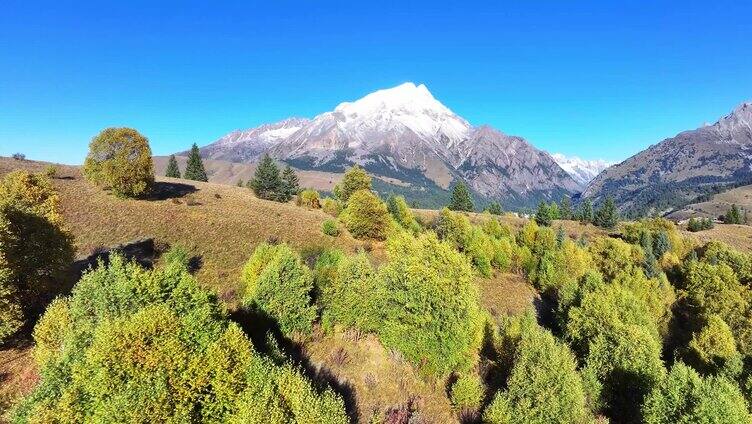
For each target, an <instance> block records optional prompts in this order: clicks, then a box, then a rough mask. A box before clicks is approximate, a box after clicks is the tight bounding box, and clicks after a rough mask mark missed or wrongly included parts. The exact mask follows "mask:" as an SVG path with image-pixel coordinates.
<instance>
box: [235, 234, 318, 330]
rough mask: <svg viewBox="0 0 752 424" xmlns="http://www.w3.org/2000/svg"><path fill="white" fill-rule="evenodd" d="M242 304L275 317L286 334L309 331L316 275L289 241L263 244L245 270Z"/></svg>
mask: <svg viewBox="0 0 752 424" xmlns="http://www.w3.org/2000/svg"><path fill="white" fill-rule="evenodd" d="M241 278H242V282H243V284H244V286H245V287H244V289H245V293H244V295H243V304H244V305H245V306H246V307H249V308H251V309H255V310H258V311H260V312H262V313H264V314H267V315H269V316H270V317H271V318H273V319H275V320H276V321H277V323H278V324H279V327H280V329H281V330H282V331H283V332H284V333H291V332H294V331H299V332H302V333H307V332H309V331H310V330H311V324H312V323H313V320H314V319H315V318H316V309H315V308H314V307H313V305H312V304H311V291H312V289H313V277H312V276H311V272H310V270H309V269H308V268H307V267H306V266H305V265H304V264H303V262H302V260H301V259H300V256H299V255H298V254H297V253H295V252H294V251H293V250H292V249H290V247H289V246H287V245H286V244H280V245H275V246H273V245H269V244H262V245H260V246H258V247H257V248H256V250H255V251H254V252H253V255H252V256H251V258H250V259H249V260H248V262H247V263H246V265H245V267H244V268H243V272H242V277H241Z"/></svg>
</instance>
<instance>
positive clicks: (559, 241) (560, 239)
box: [556, 225, 567, 247]
mask: <svg viewBox="0 0 752 424" xmlns="http://www.w3.org/2000/svg"><path fill="white" fill-rule="evenodd" d="M566 240H567V233H565V232H564V227H562V226H561V225H559V229H558V230H557V231H556V245H557V246H559V247H561V246H563V245H564V242H565V241H566Z"/></svg>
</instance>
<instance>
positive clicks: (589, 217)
mask: <svg viewBox="0 0 752 424" xmlns="http://www.w3.org/2000/svg"><path fill="white" fill-rule="evenodd" d="M579 215H580V216H579V218H580V221H581V222H583V223H585V224H587V223H589V222H593V204H592V203H591V202H590V199H585V201H584V202H582V205H581V206H580V214H579Z"/></svg>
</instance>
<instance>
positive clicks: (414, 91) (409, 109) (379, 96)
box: [334, 82, 470, 142]
mask: <svg viewBox="0 0 752 424" xmlns="http://www.w3.org/2000/svg"><path fill="white" fill-rule="evenodd" d="M334 114H335V115H336V116H337V118H338V119H339V120H341V122H340V127H341V128H342V129H343V130H345V131H352V130H357V129H361V130H362V129H378V130H385V129H398V130H399V129H400V128H399V127H400V126H404V127H406V128H408V129H410V130H411V131H412V132H414V133H415V134H417V135H418V136H420V137H424V138H437V137H440V136H441V135H442V134H443V135H445V136H446V137H447V138H448V139H449V141H450V142H456V141H458V140H461V139H462V138H465V137H466V136H467V133H468V131H469V129H470V124H469V123H468V122H467V121H465V120H464V119H462V118H460V117H459V116H457V115H456V114H455V113H454V112H452V111H451V110H449V108H447V107H446V106H444V105H443V104H441V102H439V101H438V100H436V99H435V98H434V97H433V95H432V94H431V92H430V91H428V88H426V86H425V85H423V84H420V85H417V86H416V85H415V84H414V83H412V82H406V83H404V84H400V85H398V86H396V87H393V88H388V89H384V90H378V91H374V92H373V93H371V94H368V95H366V96H365V97H362V98H361V99H359V100H356V101H354V102H344V103H340V104H339V106H337V107H336V108H335V109H334Z"/></svg>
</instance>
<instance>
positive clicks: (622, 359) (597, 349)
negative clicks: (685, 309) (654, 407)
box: [582, 325, 665, 422]
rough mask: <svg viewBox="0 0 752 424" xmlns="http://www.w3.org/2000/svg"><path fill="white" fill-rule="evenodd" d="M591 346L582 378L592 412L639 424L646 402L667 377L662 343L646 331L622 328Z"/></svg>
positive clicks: (628, 327)
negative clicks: (644, 402) (641, 410)
mask: <svg viewBox="0 0 752 424" xmlns="http://www.w3.org/2000/svg"><path fill="white" fill-rule="evenodd" d="M589 345H590V348H589V352H588V354H587V357H586V358H585V367H584V368H583V370H582V374H583V379H584V380H585V385H586V389H587V392H588V398H590V399H592V400H593V403H594V405H593V409H595V410H596V411H600V412H603V413H605V414H606V415H608V416H611V417H620V418H622V419H624V421H626V422H636V421H637V420H638V418H639V408H640V405H642V401H643V399H644V398H645V396H647V394H648V393H650V391H651V390H652V388H653V387H654V386H655V385H656V384H657V383H658V382H660V380H661V379H662V378H663V376H664V375H665V369H664V368H663V362H662V361H661V344H660V341H659V340H658V339H656V337H655V335H653V334H651V332H650V331H649V330H647V329H646V328H642V327H639V326H636V325H622V326H619V327H617V328H615V329H613V330H610V331H609V332H604V333H602V334H599V335H597V336H595V337H594V338H593V339H591V340H590V343H589Z"/></svg>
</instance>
